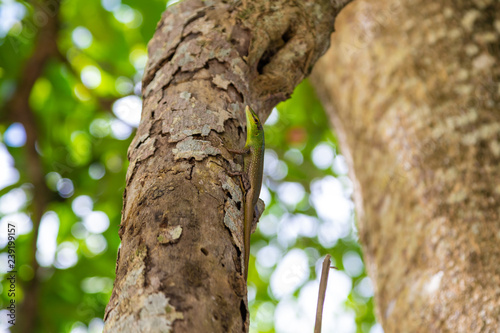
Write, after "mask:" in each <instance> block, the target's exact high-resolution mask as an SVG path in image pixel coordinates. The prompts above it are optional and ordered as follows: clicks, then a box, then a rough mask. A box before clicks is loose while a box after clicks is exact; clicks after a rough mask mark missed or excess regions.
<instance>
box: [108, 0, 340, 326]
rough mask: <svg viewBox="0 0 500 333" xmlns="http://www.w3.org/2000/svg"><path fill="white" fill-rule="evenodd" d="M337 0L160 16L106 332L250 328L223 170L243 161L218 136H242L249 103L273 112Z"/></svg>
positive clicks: (237, 199) (314, 54) (235, 186)
mask: <svg viewBox="0 0 500 333" xmlns="http://www.w3.org/2000/svg"><path fill="white" fill-rule="evenodd" d="M340 8H341V4H340V3H339V4H337V5H333V4H332V3H331V1H329V0H317V1H313V0H309V1H303V0H295V1H286V0H282V1H275V0H269V1H255V2H252V1H225V2H223V1H203V2H202V1H196V0H193V1H190V0H187V1H184V2H182V3H180V4H178V5H176V6H174V7H171V8H169V10H168V11H167V12H166V13H165V14H164V16H163V18H162V20H161V22H160V23H159V25H158V28H157V31H156V34H155V36H154V38H153V40H152V41H151V42H150V44H149V62H148V65H147V68H146V73H145V76H144V80H143V97H144V104H143V105H144V107H143V114H142V121H141V124H140V126H139V129H138V131H137V134H136V137H135V139H134V140H133V142H132V144H131V146H130V149H129V160H130V166H129V169H128V175H127V186H126V191H125V194H124V207H123V213H122V223H121V228H120V236H121V239H122V245H121V249H120V252H119V258H118V263H117V268H116V281H115V286H114V290H113V294H112V297H111V300H110V302H109V304H108V307H107V309H106V315H105V321H106V325H105V330H106V331H107V332H169V331H171V330H174V331H175V332H242V331H246V330H247V329H248V309H247V304H246V284H245V281H244V278H243V274H242V273H243V272H242V267H243V257H244V256H243V255H242V251H243V247H242V243H243V240H242V219H243V215H242V210H243V205H242V193H241V189H240V187H239V182H238V180H237V179H233V178H232V177H230V176H229V175H228V173H227V170H228V169H233V170H234V169H236V168H237V167H238V166H239V165H238V164H236V163H234V161H233V158H234V157H233V156H232V155H231V154H230V153H228V152H227V150H226V149H225V148H224V147H223V146H222V144H221V142H222V141H224V142H227V143H228V144H227V146H228V147H232V148H233V147H235V146H242V145H243V143H244V138H245V135H244V121H243V119H244V114H243V110H244V107H245V105H250V106H251V107H253V108H254V109H255V110H256V111H257V112H258V113H259V116H260V117H261V119H262V120H265V119H266V118H267V116H268V114H269V113H270V111H271V108H272V107H273V106H274V105H275V104H276V103H278V102H279V101H282V100H284V99H285V98H287V97H288V96H290V94H291V93H292V91H293V88H294V87H295V85H296V84H298V83H299V82H300V81H301V80H302V79H303V78H304V76H305V75H307V74H308V73H309V72H310V70H311V68H312V66H313V64H314V63H315V61H316V59H317V58H318V57H319V56H320V55H321V54H323V53H324V51H326V49H327V47H328V42H329V36H330V33H331V31H332V30H333V23H334V18H335V16H336V14H337V13H338V11H339V10H340ZM221 138H222V139H221ZM237 161H238V163H240V162H241V160H239V159H237Z"/></svg>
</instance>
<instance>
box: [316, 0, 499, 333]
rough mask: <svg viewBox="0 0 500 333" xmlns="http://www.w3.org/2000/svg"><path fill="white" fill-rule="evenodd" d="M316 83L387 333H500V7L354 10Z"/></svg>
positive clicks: (370, 6)
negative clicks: (349, 182)
mask: <svg viewBox="0 0 500 333" xmlns="http://www.w3.org/2000/svg"><path fill="white" fill-rule="evenodd" d="M338 27H339V30H340V31H339V32H337V33H336V34H334V35H333V36H332V37H333V38H332V47H331V49H330V51H329V52H328V53H327V54H326V55H325V57H324V58H322V60H320V61H319V62H318V64H317V66H316V67H315V71H314V73H313V78H314V82H315V84H316V86H317V87H318V89H319V94H320V96H321V99H322V100H323V102H324V104H325V106H326V108H327V111H328V112H329V113H330V114H331V118H332V120H333V121H332V122H333V124H334V126H335V129H336V131H337V133H338V135H339V138H340V139H341V142H342V147H341V148H342V149H341V150H342V152H343V154H344V155H345V156H346V158H347V160H348V162H349V164H350V168H351V176H352V179H353V181H354V184H355V188H356V189H355V201H356V207H357V219H358V225H359V231H360V238H361V242H362V245H363V248H364V254H365V261H366V264H367V268H368V272H369V274H370V277H371V278H372V280H373V283H374V286H375V295H376V304H377V308H378V319H379V321H380V322H381V323H382V326H383V327H384V330H385V332H386V333H390V332H499V331H500V265H499V262H500V247H499V246H498V244H499V242H500V232H499V230H500V216H499V215H500V209H499V206H500V185H499V184H500V112H499V107H500V84H499V81H500V79H499V78H500V66H499V64H500V51H499V47H498V45H499V44H498V43H499V38H500V2H498V1H486V0H484V1H482V0H478V1H472V2H466V1H462V2H456V1H450V0H445V1H440V2H435V1H429V0H426V1H417V0H404V1H398V0H386V1H356V2H354V3H353V4H352V5H351V6H349V8H347V9H346V10H344V11H343V13H342V15H340V16H339V21H338Z"/></svg>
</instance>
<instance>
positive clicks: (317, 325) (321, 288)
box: [314, 254, 337, 333]
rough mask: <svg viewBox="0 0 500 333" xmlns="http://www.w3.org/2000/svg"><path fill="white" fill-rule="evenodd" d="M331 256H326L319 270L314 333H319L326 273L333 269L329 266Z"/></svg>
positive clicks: (326, 280) (326, 278)
mask: <svg viewBox="0 0 500 333" xmlns="http://www.w3.org/2000/svg"><path fill="white" fill-rule="evenodd" d="M330 258H331V256H330V255H329V254H327V255H326V256H325V260H323V267H322V268H321V281H320V282H319V292H318V305H317V306H316V323H315V324H314V333H321V321H322V319H323V304H324V303H325V294H326V284H327V282H328V273H329V272H330V268H335V269H337V267H335V266H330Z"/></svg>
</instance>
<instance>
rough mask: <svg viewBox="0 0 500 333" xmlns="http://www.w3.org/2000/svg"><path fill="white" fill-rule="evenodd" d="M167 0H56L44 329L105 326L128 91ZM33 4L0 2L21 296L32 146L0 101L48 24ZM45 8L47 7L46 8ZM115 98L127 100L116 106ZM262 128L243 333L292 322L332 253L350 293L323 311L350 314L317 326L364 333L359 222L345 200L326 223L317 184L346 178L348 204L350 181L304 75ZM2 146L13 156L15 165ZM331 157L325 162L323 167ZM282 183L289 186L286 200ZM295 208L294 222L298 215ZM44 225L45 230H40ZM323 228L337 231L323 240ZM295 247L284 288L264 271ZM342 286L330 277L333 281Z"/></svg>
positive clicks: (37, 101) (46, 124)
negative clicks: (261, 169)
mask: <svg viewBox="0 0 500 333" xmlns="http://www.w3.org/2000/svg"><path fill="white" fill-rule="evenodd" d="M166 5H167V3H166V2H165V1H160V0H152V1H147V2H145V1H139V0H123V1H121V2H120V0H102V1H97V0H86V1H82V0H66V1H64V2H62V5H61V9H60V28H59V35H58V40H57V45H58V51H59V53H60V56H59V57H53V58H52V59H51V60H50V61H49V63H48V64H47V65H46V66H45V68H43V72H42V75H41V76H40V77H39V78H38V79H37V81H36V83H35V85H34V87H33V89H32V91H31V93H30V98H29V104H30V106H31V109H32V112H33V114H34V117H35V118H36V122H37V128H38V137H37V138H36V140H37V151H38V152H39V155H40V159H41V161H42V163H43V174H44V175H45V180H46V183H47V186H48V187H49V189H50V191H51V192H50V193H51V195H50V198H48V199H49V204H48V207H47V209H46V211H47V212H49V213H48V214H46V215H45V216H44V219H45V220H47V221H49V222H47V223H45V222H44V223H45V224H46V225H45V226H42V229H44V230H45V232H46V233H47V235H49V236H50V232H52V233H53V234H54V232H55V235H56V236H54V244H52V245H53V249H52V250H51V248H50V246H51V244H49V243H50V237H48V236H47V238H45V239H41V240H39V249H38V252H39V255H40V259H39V262H40V264H41V267H40V269H39V271H38V272H36V275H37V277H38V278H39V279H40V281H41V290H40V302H39V308H38V311H39V316H38V318H39V326H38V331H39V332H87V331H88V332H99V331H100V330H102V320H101V318H102V317H103V315H104V309H105V306H106V304H107V301H108V300H109V297H110V295H111V289H112V281H113V279H114V273H115V262H116V254H117V249H118V246H119V243H120V241H119V237H118V226H119V224H120V211H121V206H122V193H123V190H124V183H125V182H124V181H125V173H126V168H127V165H128V163H127V160H126V152H127V148H128V145H129V143H130V140H131V138H132V136H133V132H132V130H133V124H134V120H133V118H134V116H135V118H137V114H135V112H137V107H136V106H137V100H138V97H135V99H133V98H134V96H139V97H140V95H139V94H140V80H141V78H142V71H143V68H144V65H145V61H146V59H147V50H146V45H147V42H148V41H149V39H150V38H151V37H152V35H153V33H154V30H155V27H156V24H157V22H158V20H159V19H160V16H161V13H162V12H163V11H164V10H165V8H166ZM34 13H35V11H34V8H33V6H32V4H31V3H28V2H22V1H14V0H10V1H4V2H0V21H2V20H3V22H4V23H3V24H0V107H1V108H2V114H1V115H0V132H1V133H2V138H1V143H0V148H2V149H1V150H2V151H3V153H2V154H0V162H1V165H2V166H1V167H2V168H5V170H4V169H2V173H5V174H6V175H8V176H6V177H7V179H4V180H3V181H4V184H3V185H2V187H3V188H2V189H1V190H0V196H1V197H0V219H1V220H0V228H6V223H7V221H15V222H16V223H17V225H18V232H19V234H18V238H17V242H16V246H17V252H16V259H17V262H16V266H17V270H18V278H19V280H18V286H17V288H18V290H17V300H18V302H19V301H21V300H22V299H23V297H29V295H25V294H23V285H25V284H26V282H27V281H29V280H30V279H32V278H34V276H35V272H33V269H32V268H31V266H30V259H29V258H30V253H31V252H32V250H31V245H30V241H31V239H32V237H33V233H32V232H31V228H30V225H31V222H29V220H28V218H27V216H29V215H30V213H31V209H32V207H31V206H32V199H33V195H34V191H35V189H34V188H33V186H32V185H31V183H33V180H32V179H30V178H29V175H28V173H27V171H26V170H27V168H28V165H27V163H28V161H27V158H26V145H25V144H23V143H22V142H21V143H16V142H15V141H16V137H15V138H14V139H12V135H17V136H19V133H18V132H15V131H14V129H15V128H16V126H17V125H16V124H14V125H13V124H12V121H11V120H10V119H9V117H8V115H7V114H5V108H4V106H5V105H6V103H7V101H8V100H9V99H10V98H11V97H12V95H13V94H14V92H15V91H16V88H17V87H18V86H19V80H21V78H22V72H23V69H24V66H25V64H26V62H27V61H28V59H29V58H30V57H32V56H33V54H32V52H33V49H34V42H35V36H36V34H37V32H38V31H39V30H40V29H43V21H40V20H37V19H36V18H35V17H34ZM46 14H47V15H50V10H49V9H47V11H46ZM127 96H128V97H127ZM131 96H132V97H131ZM122 98H128V99H122ZM131 98H132V99H131ZM120 101H121V102H122V107H118V106H117V105H118V103H120ZM113 103H114V104H113ZM123 103H124V104H123ZM134 103H135V104H134ZM123 105H124V106H123ZM112 106H113V107H112ZM134 106H135V108H134ZM112 110H113V111H114V112H112ZM131 125H132V126H131ZM265 131H266V141H267V142H266V143H267V151H266V175H265V180H264V185H265V187H264V190H263V197H264V199H265V200H266V201H267V202H266V203H267V207H266V211H265V216H264V217H263V218H262V221H261V222H260V223H259V228H258V230H257V232H256V233H255V234H254V236H253V237H252V256H251V262H250V275H249V295H250V296H249V300H250V303H249V304H250V310H251V319H252V326H251V331H252V332H275V331H281V332H283V331H284V330H283V327H282V328H280V327H278V326H279V325H278V322H279V320H278V319H277V318H276V316H277V313H278V312H280V313H287V312H286V311H287V310H286V309H288V307H287V306H285V305H283V304H285V303H286V304H291V308H292V309H295V310H294V311H296V314H297V318H298V319H297V320H299V321H300V318H299V317H301V314H304V316H306V314H305V313H306V312H310V309H309V310H307V311H305V310H304V309H302V308H301V306H302V307H303V306H304V304H309V305H308V307H310V302H309V303H307V302H306V303H304V301H303V300H304V299H307V295H304V293H306V292H305V291H306V289H305V288H306V287H305V286H313V285H314V282H313V281H317V280H318V279H319V277H318V276H316V274H317V273H318V272H319V267H320V264H321V260H322V257H323V256H324V255H325V254H326V253H330V254H331V255H332V258H333V260H334V265H336V266H337V267H338V268H339V269H340V271H339V272H332V273H331V275H332V276H334V277H335V276H337V277H338V278H339V279H340V280H342V281H345V280H346V279H347V281H348V282H349V284H348V286H347V287H348V288H347V294H345V295H344V296H346V297H344V299H340V300H341V303H342V305H341V309H340V310H339V309H338V308H335V309H334V310H331V311H334V312H325V314H324V316H325V317H331V318H334V322H335V320H336V319H338V321H340V322H341V321H342V320H344V321H345V318H346V314H347V318H348V319H349V318H351V319H350V320H351V321H352V322H354V321H355V325H354V326H352V325H351V326H349V324H347V326H346V325H344V324H342V325H341V324H335V326H334V327H333V328H332V327H327V326H325V324H324V326H323V331H324V332H330V331H333V330H334V331H335V332H350V331H356V332H370V329H371V328H372V326H373V325H374V324H375V318H374V315H373V302H372V297H371V295H370V288H369V281H368V279H367V278H366V272H365V270H364V269H363V266H362V264H359V263H358V264H357V266H356V262H357V261H356V260H358V261H360V260H359V258H360V257H361V250H360V247H359V245H358V243H357V237H356V231H355V229H354V228H351V227H352V221H353V219H354V217H353V213H352V203H351V205H350V207H347V208H345V209H347V211H348V212H349V214H348V216H347V220H346V219H345V218H344V221H341V222H342V223H343V225H344V228H343V229H342V228H341V229H342V230H341V231H338V228H337V229H335V228H336V227H335V223H337V222H338V221H337V222H336V220H335V218H332V219H331V220H330V221H325V214H326V216H327V217H326V219H328V212H326V213H323V214H319V213H318V211H317V208H318V205H320V204H319V203H318V202H319V201H318V197H319V196H320V195H321V191H319V192H318V191H317V192H318V193H317V194H314V188H323V187H324V186H327V185H328V184H332V179H334V182H336V183H335V184H337V185H339V184H340V185H339V186H340V188H341V189H342V195H344V197H345V200H346V202H350V201H349V195H350V191H351V190H352V189H351V187H352V186H351V185H350V183H349V181H348V179H347V177H346V176H345V170H342V167H338V166H337V167H335V166H334V167H331V165H332V164H335V163H337V162H339V163H340V162H341V158H339V157H338V156H337V153H338V151H337V148H336V147H337V142H336V138H335V136H334V134H333V133H332V132H331V130H330V128H329V122H328V119H327V118H326V115H325V113H324V111H323V109H322V107H321V105H320V103H319V102H318V100H317V98H316V97H315V95H314V91H313V89H312V88H311V86H310V85H309V84H308V83H307V81H306V82H304V83H302V84H301V85H300V86H299V87H298V88H297V89H296V91H295V92H294V94H293V96H292V98H291V99H290V100H288V101H286V102H284V103H282V104H280V105H279V106H278V108H277V110H275V111H273V114H272V115H271V117H270V119H269V122H268V125H266V128H265ZM13 133H14V134H13ZM21 136H22V135H21ZM17 139H19V137H17ZM20 140H21V141H22V138H21V139H20ZM9 155H10V156H12V158H13V161H14V164H13V165H12V166H10V167H8V164H9ZM325 158H326V160H325ZM322 160H323V162H321V161H322ZM318 161H319V162H318ZM325 161H326V163H327V165H323V164H322V163H325ZM337 164H338V163H337ZM7 168H9V170H7ZM4 171H5V172H4ZM333 177H338V178H333ZM335 179H337V180H335ZM323 180H329V181H327V182H322V181H323ZM321 184H323V185H321ZM322 186H323V187H322ZM290 193H294V195H293V196H292V197H291V198H285V197H286V196H287V194H290ZM315 198H316V199H315ZM85 209H86V210H85ZM91 212H93V213H91ZM99 212H102V213H105V216H106V217H107V218H106V217H103V215H102V213H99ZM96 213H97V214H101V215H95V214H96ZM89 214H94V215H89ZM297 216H298V217H299V218H298V219H297V220H295V221H296V222H297V221H298V223H295V222H293V221H294V217H297ZM92 219H97V221H100V222H103V221H104V222H105V221H106V219H109V227H108V228H106V229H105V230H97V229H96V230H93V229H92V228H93V224H92V223H93V222H92V221H91V220H92ZM50 221H52V222H50ZM54 221H55V222H54ZM104 222H103V223H104ZM302 222H303V223H304V224H301V223H302ZM51 223H52V229H50V228H49V227H48V226H50V225H51ZM304 225H306V227H304ZM346 225H347V226H348V227H347V229H346V228H345V226H346ZM54 226H55V227H54ZM94 228H95V225H94ZM332 228H333V229H332ZM47 230H48V231H47ZM332 230H333V231H332ZM336 230H337V231H336ZM4 231H5V230H3V229H2V231H1V233H3V232H4ZM329 233H330V234H333V236H332V235H330V236H328V235H329ZM44 235H45V234H44ZM282 235H287V236H282ZM335 235H337V238H335ZM325 237H326V238H325ZM0 241H1V242H2V243H1V244H0V245H1V246H2V247H4V248H3V250H2V256H1V257H0V260H1V261H2V263H1V264H0V267H1V269H2V270H1V271H0V274H1V275H2V276H5V272H6V270H7V269H6V265H5V263H4V261H6V249H5V242H3V241H2V240H1V239H0ZM44 242H45V243H44ZM44 253H45V257H44ZM270 254H271V255H270ZM292 254H293V255H292ZM301 255H302V256H305V257H306V258H307V263H306V266H304V267H303V268H302V269H301V271H299V272H295V273H294V274H292V277H293V276H295V277H296V279H294V278H292V279H291V280H290V279H289V280H290V281H288V282H287V281H285V283H284V285H285V286H288V289H287V290H285V291H279V288H278V287H276V286H273V283H272V279H273V276H277V275H279V272H278V271H279V269H280V268H279V266H280V265H281V264H282V263H283V264H284V263H285V261H286V260H282V259H284V258H286V257H287V256H289V257H290V258H292V259H293V258H294V256H295V257H297V256H298V257H300V256H301ZM42 257H43V258H42ZM44 258H45V259H44ZM269 258H271V259H269ZM346 258H351V259H352V260H354V261H352V260H351V261H349V263H351V262H352V263H354V264H353V265H354V266H353V267H354V269H350V270H349V267H345V265H346V263H347V261H346V260H347V259H346ZM356 258H358V259H356ZM292 259H290V260H292ZM356 267H357V269H356ZM359 267H361V269H360V268H359ZM344 272H347V273H348V274H345V273H344ZM349 272H350V273H349ZM336 274H341V275H336ZM288 275H290V274H288ZM285 277H286V275H285ZM334 281H337V280H335V279H334ZM311 283H313V284H311ZM337 287H338V286H337V285H330V286H329V290H335V288H337ZM358 287H359V288H358ZM363 288H364V289H363ZM1 289H2V298H0V308H5V306H6V304H7V302H8V301H9V298H8V297H7V293H6V290H7V281H6V280H5V278H2V288H1ZM344 289H345V288H344ZM307 290H309V289H307ZM360 290H361V292H360ZM367 290H368V291H367ZM315 293H317V290H316V291H314V295H312V296H309V298H310V299H313V300H315V299H316V297H317V295H316V294H315ZM306 294H307V293H306ZM308 294H311V293H310V292H308ZM329 295H330V296H335V295H337V296H339V295H343V294H342V293H340V294H337V293H335V292H333V293H332V294H327V302H328V297H329ZM339 297H340V296H339ZM280 303H281V305H280ZM280 306H281V308H280ZM313 307H314V308H315V303H314V304H313ZM339 311H340V312H339ZM312 312H314V309H313V311H312ZM339 313H340V314H339ZM342 313H343V315H342ZM19 316H20V314H18V320H19ZM21 316H22V314H21ZM342 316H343V317H342ZM349 316H350V317H349ZM342 318H344V319H342ZM352 318H354V320H353V319H352ZM281 321H283V320H281ZM348 321H349V320H348ZM2 322H3V323H4V318H3V316H2ZM275 324H276V325H278V326H275ZM285 331H286V330H285Z"/></svg>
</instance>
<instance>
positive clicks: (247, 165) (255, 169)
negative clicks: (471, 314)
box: [228, 106, 265, 280]
mask: <svg viewBox="0 0 500 333" xmlns="http://www.w3.org/2000/svg"><path fill="white" fill-rule="evenodd" d="M245 113H246V118H247V141H246V144H245V147H243V149H241V150H235V149H228V151H229V152H232V153H236V154H243V155H244V157H243V161H244V169H243V174H240V175H241V176H242V180H243V187H244V190H245V203H244V210H245V217H244V224H243V236H244V251H245V270H244V276H245V280H246V279H247V278H248V261H249V259H250V234H251V231H252V222H253V221H254V219H255V218H256V217H257V208H256V205H257V202H258V201H259V194H260V188H261V186H262V172H263V169H264V149H265V143H264V128H263V127H262V124H261V122H260V120H259V117H258V116H257V114H256V113H255V112H254V111H253V110H252V109H251V108H250V107H249V106H247V107H246V108H245Z"/></svg>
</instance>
